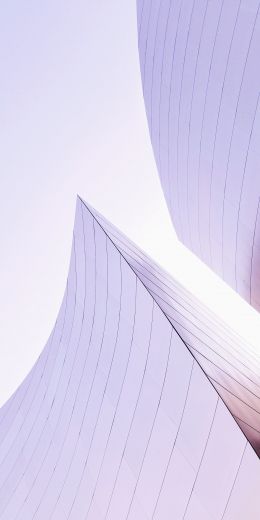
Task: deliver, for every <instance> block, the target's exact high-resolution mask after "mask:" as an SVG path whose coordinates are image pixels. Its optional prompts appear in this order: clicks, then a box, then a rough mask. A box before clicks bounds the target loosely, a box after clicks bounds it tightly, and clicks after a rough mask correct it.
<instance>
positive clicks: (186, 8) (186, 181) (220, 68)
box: [137, 0, 260, 309]
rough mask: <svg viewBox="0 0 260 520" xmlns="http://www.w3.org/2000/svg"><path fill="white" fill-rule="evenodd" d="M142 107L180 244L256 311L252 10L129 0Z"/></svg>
mask: <svg viewBox="0 0 260 520" xmlns="http://www.w3.org/2000/svg"><path fill="white" fill-rule="evenodd" d="M137 11H138V32H139V53H140V66H141V74H142V82H143V92H144V99H145V106H146V112H147V118H148V124H149V129H150V135H151V140H152V145H153V149H154V154H155V159H156V162H157V166H158V170H159V175H160V179H161V184H162V187H163V190H164V194H165V198H166V201H167V204H168V208H169V211H170V214H171V218H172V221H173V224H174V226H175V228H176V231H177V234H178V236H179V238H180V240H181V241H182V242H183V243H184V244H185V245H187V246H188V247H189V248H190V249H191V250H192V251H194V252H195V253H196V254H197V255H198V256H199V257H200V258H201V259H202V260H203V261H204V262H205V263H207V264H208V265H209V266H210V267H211V268H212V269H213V270H214V271H215V272H216V273H218V274H219V275H220V276H222V277H223V279H224V280H225V281H226V282H227V283H229V284H230V285H231V287H233V288H234V289H235V290H237V291H238V292H239V293H240V294H241V295H242V296H243V297H244V298H245V299H246V300H247V301H248V302H250V303H251V304H252V305H253V306H254V307H255V308H256V309H260V214H259V212H260V209H259V200H260V173H259V172H260V148H259V141H260V103H259V95H260V68H259V66H258V63H259V49H260V5H259V1H258V0H250V1H248V0H232V1H230V0H216V1H214V2H212V1H210V0H165V1H162V0H137Z"/></svg>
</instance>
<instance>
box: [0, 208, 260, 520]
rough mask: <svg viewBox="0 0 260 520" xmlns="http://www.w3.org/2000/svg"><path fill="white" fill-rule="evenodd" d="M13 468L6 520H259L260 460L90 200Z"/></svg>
mask: <svg viewBox="0 0 260 520" xmlns="http://www.w3.org/2000/svg"><path fill="white" fill-rule="evenodd" d="M122 240H123V238H122ZM130 246H131V244H130ZM154 269H157V266H155V267H154ZM151 273H152V268H151ZM198 312H199V311H198ZM0 468H1V469H0V518H1V520H24V519H25V518H26V519H27V520H32V519H35V520H36V519H38V520H46V519H47V518H48V519H57V520H65V519H66V520H67V519H73V520H74V519H75V520H87V519H88V520H91V519H92V520H99V519H111V520H117V519H118V520H122V519H131V520H138V519H145V518H147V519H160V520H161V519H163V520H167V519H169V520H170V519H171V520H172V519H173V518H176V519H177V518H183V519H184V518H185V519H186V520H188V519H190V520H194V519H195V518H200V519H217V520H218V519H225V520H227V519H228V520H230V519H234V520H240V519H241V520H244V519H245V518H250V519H258V518H259V514H260V500H259V493H257V492H256V490H258V489H259V484H260V467H259V459H258V457H257V455H256V454H255V452H254V451H253V449H252V447H251V445H250V443H249V442H248V440H247V439H246V437H245V436H244V434H243V433H242V431H241V429H240V428H239V427H238V426H237V424H236V422H235V421H234V419H233V417H232V415H231V414H230V412H229V411H228V409H227V407H226V406H225V404H224V403H223V401H222V399H221V397H220V396H219V395H218V393H217V392H216V391H215V389H214V388H213V386H212V384H211V382H210V381H209V380H208V378H207V376H206V375H205V373H204V372H203V370H202V369H201V368H200V366H199V363H198V362H197V360H196V358H195V356H194V353H193V352H192V351H191V350H190V349H188V348H187V346H186V344H185V342H184V341H183V340H182V338H181V337H180V335H179V334H178V333H177V332H176V330H175V327H174V326H173V325H172V323H170V321H169V319H168V318H167V317H166V316H165V313H164V312H163V311H162V310H161V307H160V305H158V303H157V301H156V299H155V298H154V297H153V296H152V295H151V294H150V292H149V291H148V290H147V288H146V287H145V285H144V283H143V281H142V279H141V277H139V275H137V273H136V272H135V271H134V269H133V268H132V267H131V266H130V265H129V262H128V258H127V259H125V258H124V256H123V254H122V252H121V251H119V248H118V245H117V244H116V245H115V243H114V239H113V237H112V235H111V237H110V236H109V235H108V234H107V232H105V231H104V229H103V226H102V225H100V223H99V222H98V220H97V219H96V217H95V216H93V214H92V213H91V212H90V210H89V209H88V208H87V207H86V206H85V205H84V203H82V202H81V201H78V204H77V214H76V221H75V228H74V238H73V247H72V256H71V264H70V270H69V276H68V283H67V288H66V292H65V296H64V300H63V303H62V306H61V310H60V313H59V316H58V318H57V321H56V324H55V327H54V330H53V332H52V334H51V336H50V339H49V341H48V343H47V345H46V347H45V349H44V350H43V352H42V355H41V356H40V358H39V360H38V361H37V363H36V365H35V366H34V368H33V369H32V371H31V372H30V374H29V375H28V377H27V378H26V380H25V381H24V383H23V384H22V385H21V386H20V387H19V388H18V390H17V391H16V392H15V394H14V395H13V396H12V397H11V399H10V400H9V401H8V402H7V403H6V405H5V406H4V407H3V408H2V409H1V411H0ZM248 515H249V516H248Z"/></svg>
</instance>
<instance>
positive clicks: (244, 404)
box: [94, 212, 260, 455]
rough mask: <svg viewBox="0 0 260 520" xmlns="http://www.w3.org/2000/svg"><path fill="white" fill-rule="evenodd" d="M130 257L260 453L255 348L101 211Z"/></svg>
mask: <svg viewBox="0 0 260 520" xmlns="http://www.w3.org/2000/svg"><path fill="white" fill-rule="evenodd" d="M94 214H95V216H96V218H97V219H98V221H99V222H100V223H101V225H102V226H103V228H104V229H105V230H106V232H107V233H108V235H109V237H111V239H112V240H113V241H114V243H115V244H116V245H117V247H118V248H119V250H120V252H121V253H122V254H123V256H124V257H125V258H126V259H127V261H128V262H129V264H130V265H131V267H132V268H133V269H134V271H135V273H136V274H137V276H138V277H139V279H140V280H141V281H142V282H143V284H144V285H145V287H146V288H147V290H148V291H149V292H150V294H151V295H152V297H153V298H154V299H155V300H156V302H157V303H158V305H159V306H160V308H161V309H162V311H163V312H164V314H165V315H166V316H167V318H168V319H169V320H170V322H171V323H172V325H173V326H174V328H175V329H176V331H177V332H178V333H179V335H180V337H181V338H182V340H183V341H184V342H185V344H186V345H187V347H188V349H189V350H190V351H191V352H192V354H193V355H194V357H195V358H196V360H197V361H198V363H199V364H200V366H201V367H202V368H203V370H204V371H205V373H206V375H207V376H208V378H209V379H210V381H211V382H212V384H213V385H214V387H215V388H216V390H217V392H218V393H219V395H220V396H221V397H222V399H223V401H224V402H225V403H226V405H227V406H228V408H229V410H230V412H231V413H232V415H233V417H234V418H235V419H236V421H237V423H238V424H239V426H240V427H241V429H242V430H243V432H244V434H245V435H246V437H247V438H248V440H249V441H250V443H251V444H252V446H253V447H254V449H255V451H256V453H257V454H258V455H259V454H260V377H259V374H260V363H259V357H258V355H257V353H256V351H255V349H254V348H253V347H252V346H251V345H250V344H248V343H246V342H245V340H243V339H242V338H241V337H239V336H238V335H237V334H236V333H235V332H234V331H233V330H232V329H231V328H230V327H228V326H227V325H226V324H225V323H224V322H221V320H219V318H217V317H216V316H215V315H214V314H213V313H212V312H210V311H209V310H208V309H207V308H206V307H205V306H203V305H202V304H201V303H200V302H199V301H198V300H197V299H196V298H195V297H194V296H193V295H192V294H190V293H189V292H188V291H186V290H185V289H184V288H183V287H182V286H181V285H180V284H179V283H178V282H176V280H174V279H173V278H171V277H170V276H169V275H168V274H167V273H166V272H165V271H164V270H163V269H162V268H161V267H159V266H158V265H156V263H155V262H154V261H153V260H151V258H149V257H148V256H147V255H145V254H144V253H143V252H142V251H141V250H140V249H139V248H138V247H137V246H136V245H135V244H134V243H132V242H131V241H130V240H129V239H127V238H126V237H125V236H124V235H123V234H122V233H121V232H120V231H118V230H117V229H116V228H115V227H114V226H112V225H111V224H110V223H109V222H108V221H107V220H105V219H104V218H103V217H102V216H101V215H99V214H98V213H97V212H94Z"/></svg>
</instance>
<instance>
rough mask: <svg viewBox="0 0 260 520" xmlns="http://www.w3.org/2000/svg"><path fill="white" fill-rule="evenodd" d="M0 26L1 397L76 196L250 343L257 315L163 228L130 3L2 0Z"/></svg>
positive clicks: (29, 351) (60, 249)
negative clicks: (78, 195) (109, 221)
mask: <svg viewBox="0 0 260 520" xmlns="http://www.w3.org/2000/svg"><path fill="white" fill-rule="evenodd" d="M0 25H1V27H0V53H1V64H2V74H1V84H0V93H1V96H0V100H1V101H0V110H1V123H2V124H1V127H0V132H1V135H0V141H1V154H0V168H1V175H0V179H1V199H2V200H1V219H0V241H1V258H0V287H1V291H0V316H1V327H0V355H1V364H0V404H1V403H3V402H4V400H5V399H6V398H7V397H8V396H9V395H10V393H11V392H12V391H13V390H14V389H15V388H16V386H17V384H18V383H19V382H20V381H21V380H22V379H23V377H24V376H25V374H26V373H27V372H28V370H29V369H30V367H31V366H32V364H33V363H34V361H35V359H36V358H37V357H38V355H39V353H40V351H41V350H42V348H43V346H44V343H45V342H46V339H47V337H48V336H49V334H50V331H51V328H52V326H53V323H54V321H55V318H56V315H57V313H58V309H59V306H60V302H61V298H62V295H63V291H64V288H65V283H66V277H67V271H68V263H69V255H70V247H71V240H72V229H73V220H74V210H75V203H76V194H77V193H79V194H80V196H81V197H82V198H83V199H84V200H86V201H87V202H89V203H90V204H91V205H93V206H94V207H95V208H96V209H97V210H98V211H100V212H101V213H103V214H104V215H105V216H106V217H107V218H108V219H110V220H111V221H112V222H113V223H114V224H115V225H117V226H118V227H119V228H120V229H122V230H123V231H124V232H125V233H126V234H127V235H128V236H129V237H130V238H131V239H133V240H134V241H135V242H136V243H138V245H140V246H141V247H142V248H143V249H145V250H146V251H147V252H148V253H150V254H151V255H152V256H153V257H154V258H155V259H156V260H157V261H159V262H160V263H161V264H162V265H163V266H165V267H166V268H167V269H168V270H169V271H171V272H172V273H173V274H174V275H175V276H176V277H177V278H178V279H179V280H180V281H182V283H184V284H185V285H186V286H188V287H189V288H190V289H191V290H192V291H195V292H196V293H197V295H198V296H199V297H200V298H201V299H202V300H203V301H204V302H206V303H207V304H208V305H209V306H210V307H211V308H213V309H215V310H216V312H217V313H219V314H220V315H222V316H224V317H225V318H226V319H227V321H228V322H229V323H230V324H231V326H232V327H236V328H238V330H239V332H240V333H241V334H243V335H246V334H248V336H249V337H250V341H253V342H254V343H255V344H256V345H258V340H259V338H260V332H259V330H260V321H259V316H258V314H257V313H256V311H254V310H253V309H251V308H250V307H249V305H247V304H246V303H245V302H243V301H242V300H241V299H240V298H239V296H237V295H236V294H235V293H234V292H233V291H232V290H231V289H229V288H228V287H227V286H226V285H225V284H224V282H222V281H221V280H218V279H217V277H216V276H215V275H214V274H213V273H212V274H211V273H210V272H209V269H207V268H206V267H205V266H203V265H202V263H201V262H200V261H199V260H197V259H196V258H195V257H194V256H193V255H192V254H191V253H190V252H188V251H186V250H185V248H184V247H183V246H181V245H180V244H178V242H177V239H176V236H175V233H174V231H173V228H172V226H171V223H170V219H169V216H168V212H167V208H166V205H165V202H164V199H163V195H162V191H161V187H160V183H159V179H158V175H157V172H156V167H155V163H154V159H153V154H152V148H151V144H150V140H149V134H148V127H147V123H146V116H145V110H144V103H143V98H142V89H141V78H140V72H139V61H138V49H137V33H136V7H135V0H111V1H110V2H107V1H106V2H105V1H104V0H96V1H95V2H94V1H93V0H92V1H90V0H74V1H73V2H68V1H66V0H65V1H64V0H63V1H61V0H55V1H54V2H53V0H52V1H51V0H45V2H39V1H35V0H26V1H25V2H20V1H19V0H10V1H9V2H2V3H1V7H0ZM256 349H257V346H256Z"/></svg>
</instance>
